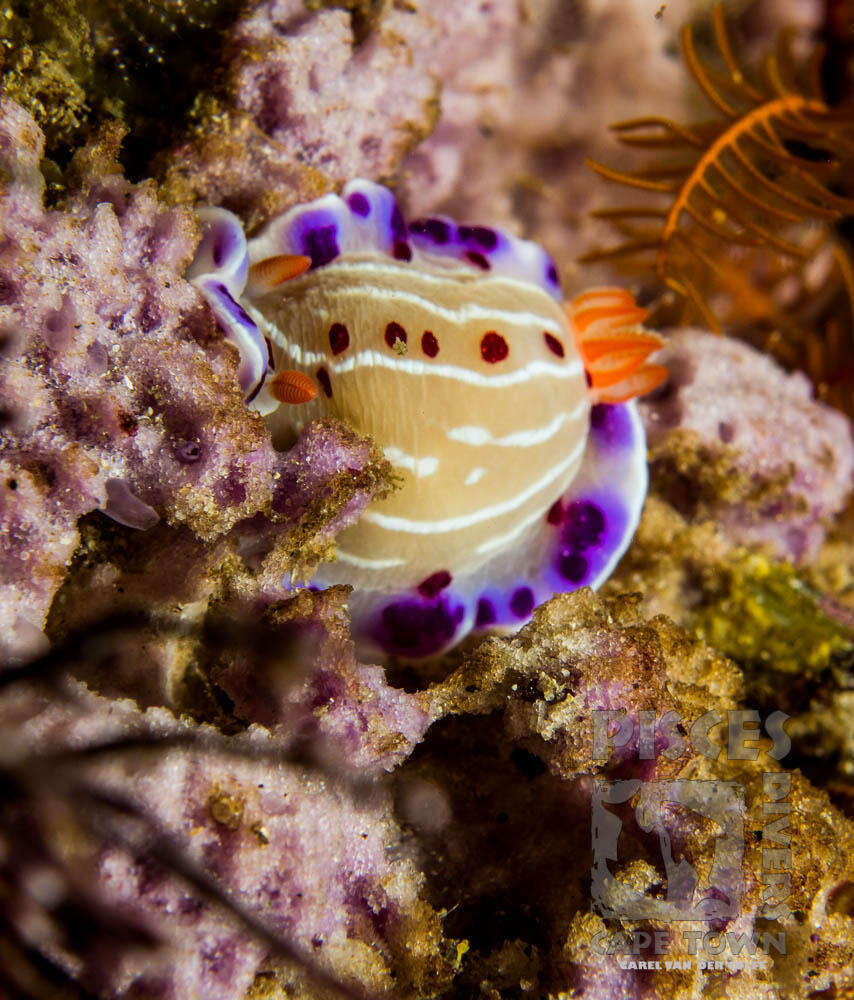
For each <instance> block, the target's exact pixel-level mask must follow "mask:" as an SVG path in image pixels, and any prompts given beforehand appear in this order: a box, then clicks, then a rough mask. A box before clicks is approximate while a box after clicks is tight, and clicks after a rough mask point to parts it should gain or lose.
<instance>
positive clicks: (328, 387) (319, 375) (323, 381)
mask: <svg viewBox="0 0 854 1000" xmlns="http://www.w3.org/2000/svg"><path fill="white" fill-rule="evenodd" d="M315 378H316V379H317V381H318V382H319V383H320V388H321V389H323V391H324V392H325V393H326V395H327V396H331V395H332V383H331V382H330V381H329V372H328V371H327V370H326V369H325V368H318V369H317V372H316V375H315Z"/></svg>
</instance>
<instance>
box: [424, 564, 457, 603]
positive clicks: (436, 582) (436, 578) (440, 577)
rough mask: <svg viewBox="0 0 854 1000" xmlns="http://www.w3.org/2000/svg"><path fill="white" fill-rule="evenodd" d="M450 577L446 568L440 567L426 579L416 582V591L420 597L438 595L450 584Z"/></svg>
mask: <svg viewBox="0 0 854 1000" xmlns="http://www.w3.org/2000/svg"><path fill="white" fill-rule="evenodd" d="M452 579H453V578H452V577H451V574H450V573H449V572H448V571H447V570H446V569H440V570H439V571H438V572H437V573H434V574H433V575H432V576H428V577H427V579H426V580H422V581H421V583H419V584H418V593H419V594H420V595H421V596H422V597H429V598H431V599H432V598H434V597H438V595H439V594H441V593H442V591H443V590H444V589H445V587H447V586H448V584H450V582H451V580H452Z"/></svg>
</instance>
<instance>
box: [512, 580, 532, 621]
mask: <svg viewBox="0 0 854 1000" xmlns="http://www.w3.org/2000/svg"><path fill="white" fill-rule="evenodd" d="M510 610H511V611H512V612H513V614H514V615H516V617H517V618H527V617H528V615H529V614H530V613H531V612H532V611H533V610H534V592H533V590H531V588H530V587H519V589H518V590H514V591H513V596H512V597H511V598H510Z"/></svg>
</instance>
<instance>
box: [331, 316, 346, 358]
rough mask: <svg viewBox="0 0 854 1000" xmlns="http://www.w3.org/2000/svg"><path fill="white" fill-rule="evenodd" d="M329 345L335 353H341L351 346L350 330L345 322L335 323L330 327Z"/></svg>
mask: <svg viewBox="0 0 854 1000" xmlns="http://www.w3.org/2000/svg"><path fill="white" fill-rule="evenodd" d="M329 346H330V347H331V348H332V353H333V354H341V352H342V351H346V350H347V348H348V347H349V346H350V331H349V330H348V329H347V327H346V326H344V324H343V323H333V324H332V326H331V327H330V328H329Z"/></svg>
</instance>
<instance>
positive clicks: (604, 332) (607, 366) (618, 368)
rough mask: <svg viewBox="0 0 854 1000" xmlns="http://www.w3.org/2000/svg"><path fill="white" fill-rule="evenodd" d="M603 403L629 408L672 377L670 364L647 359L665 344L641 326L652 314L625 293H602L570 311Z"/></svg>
mask: <svg viewBox="0 0 854 1000" xmlns="http://www.w3.org/2000/svg"><path fill="white" fill-rule="evenodd" d="M564 308H565V309H566V314H567V316H568V317H569V322H570V325H571V327H572V332H573V335H574V337H575V342H576V344H577V346H578V351H579V354H581V357H582V360H583V361H584V367H585V369H586V371H587V374H588V376H589V378H590V394H591V396H592V398H593V400H594V401H595V402H597V403H624V402H626V401H627V400H629V399H632V398H633V397H635V396H642V395H643V394H644V393H647V392H650V391H651V390H652V389H655V388H656V387H657V386H659V385H661V384H662V382H664V381H665V379H666V378H667V369H666V368H665V367H664V365H656V364H647V363H646V362H647V359H648V358H649V356H650V355H651V354H652V353H653V352H654V351H657V350H658V349H659V348H660V347H661V346H662V345H663V343H664V341H663V340H662V339H661V337H659V336H658V334H656V333H653V332H652V331H651V330H647V329H645V328H644V327H643V326H641V323H642V322H643V320H644V319H645V318H646V315H647V311H646V309H641V308H640V307H638V306H637V305H636V304H635V300H634V297H633V296H632V294H631V293H630V292H627V291H626V290H625V289H623V288H597V289H593V290H592V291H589V292H585V293H584V294H583V295H579V296H577V297H576V298H574V299H573V300H572V301H571V302H567V303H566V304H565V306H564Z"/></svg>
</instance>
